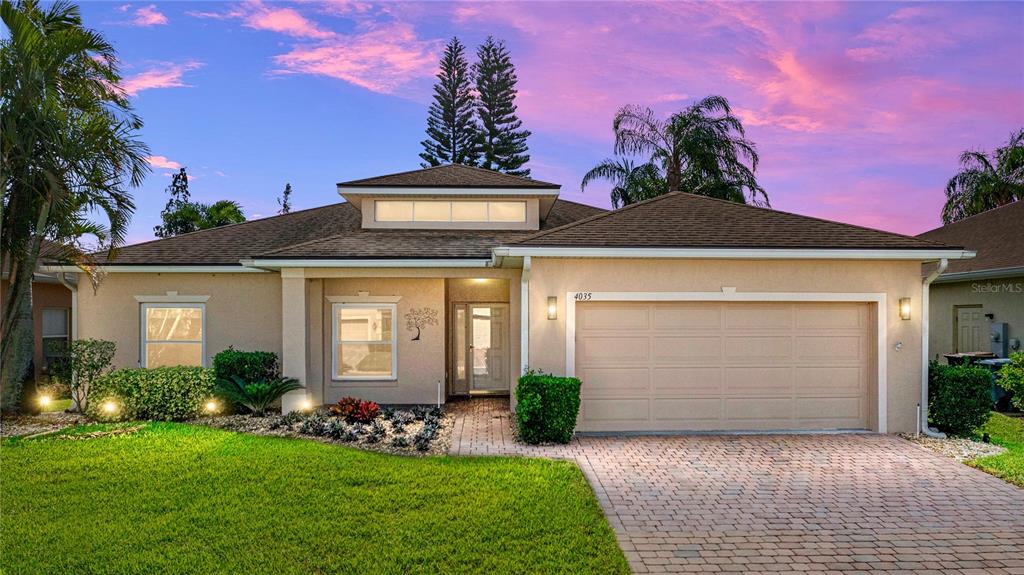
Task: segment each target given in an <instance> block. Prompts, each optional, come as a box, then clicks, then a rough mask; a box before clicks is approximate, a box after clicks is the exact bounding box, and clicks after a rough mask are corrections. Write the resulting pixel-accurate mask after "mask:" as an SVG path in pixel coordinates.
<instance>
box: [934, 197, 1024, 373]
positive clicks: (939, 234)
mask: <svg viewBox="0 0 1024 575" xmlns="http://www.w3.org/2000/svg"><path fill="white" fill-rule="evenodd" d="M918 237H919V238H922V239H926V240H931V241H936V242H942V243H947V244H956V245H961V246H965V247H966V248H967V249H970V250H974V251H976V252H977V253H978V255H977V257H975V258H973V259H969V260H961V261H951V262H949V267H948V268H947V269H946V270H945V271H944V272H942V274H941V275H939V277H938V278H937V279H936V280H935V282H934V283H932V287H931V302H930V305H929V307H930V308H931V311H930V314H931V330H930V335H929V348H930V349H931V352H932V356H933V357H934V358H941V356H942V354H947V353H970V352H976V351H985V352H988V351H993V350H992V344H993V341H992V337H991V333H992V331H993V328H996V330H997V331H998V332H999V336H998V337H999V340H1000V341H997V342H995V343H997V344H999V345H998V349H997V352H998V355H1000V356H1002V355H1003V350H1002V347H1003V346H1002V345H1001V344H1003V343H1005V344H1006V345H1005V347H1006V348H1007V349H1006V351H1007V352H1009V353H1012V352H1013V351H1014V350H1019V349H1020V346H1021V340H1022V339H1024V201H1017V202H1014V203H1012V204H1007V205H1005V206H1002V207H998V208H995V209H994V210H989V211H987V212H983V213H980V214H978V215H976V216H971V217H969V218H965V219H963V220H960V221H959V222H956V223H952V224H949V225H948V226H942V227H941V228H936V229H934V230H931V231H929V232H925V233H923V234H921V235H919V236H918ZM934 268H935V266H934V265H930V266H926V267H925V273H929V272H931V271H932V270H933V269H934ZM1003 324H1005V326H1003ZM1004 327H1005V328H1006V329H1005V331H1006V333H1005V334H1004V333H1002V331H1003V328H1004Z"/></svg>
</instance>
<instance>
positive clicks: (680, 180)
mask: <svg viewBox="0 0 1024 575" xmlns="http://www.w3.org/2000/svg"><path fill="white" fill-rule="evenodd" d="M612 127H613V129H614V130H615V152H616V153H617V154H628V155H633V154H647V155H650V158H651V162H653V163H656V164H659V165H660V166H661V169H662V170H663V172H664V177H665V181H666V183H667V186H668V187H667V191H676V190H681V189H682V190H685V191H687V192H691V193H694V194H701V195H705V196H711V197H716V198H721V199H726V200H731V201H735V202H741V203H747V202H750V203H752V204H755V205H763V206H768V205H769V202H768V195H767V194H766V193H765V191H764V188H762V187H761V186H760V185H759V184H758V183H757V179H756V178H755V177H754V172H755V171H757V163H758V155H757V148H756V147H755V145H754V143H753V142H751V141H750V140H748V139H747V137H746V131H745V130H744V128H743V123H742V122H741V121H740V119H739V118H737V117H736V116H734V115H733V113H732V108H731V107H730V106H729V101H728V100H726V99H725V98H723V97H722V96H708V97H706V98H704V99H702V100H699V101H697V102H695V103H693V104H691V105H690V106H687V107H686V108H685V109H683V110H681V111H679V112H676V113H675V114H672V115H671V116H670V117H669V118H668V119H667V120H662V119H660V118H659V117H658V116H657V115H656V114H655V113H654V111H653V110H651V109H650V108H646V107H643V106H633V105H631V106H624V107H622V108H621V109H620V110H619V111H618V112H617V113H616V114H615V119H614V121H613V122H612ZM745 162H749V164H750V166H749V167H748V166H747V164H746V163H745Z"/></svg>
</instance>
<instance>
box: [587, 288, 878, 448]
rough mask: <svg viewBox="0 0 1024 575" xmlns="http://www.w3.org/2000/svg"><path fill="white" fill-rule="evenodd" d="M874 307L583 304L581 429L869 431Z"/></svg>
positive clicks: (810, 304)
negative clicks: (872, 315)
mask: <svg viewBox="0 0 1024 575" xmlns="http://www.w3.org/2000/svg"><path fill="white" fill-rule="evenodd" d="M870 318H871V314H870V313H869V304H867V303H859V302H852V303H817V302H815V303H803V302H801V303H739V302H736V303H734V302H728V303H722V302H585V303H579V304H577V306H576V348H575V350H576V351H575V357H576V375H577V377H579V378H580V379H581V380H582V381H583V392H582V395H583V402H582V407H581V421H580V430H581V431H674V430H773V429H776V430H790V429H793V430H796V429H810V430H813V429H865V428H867V427H868V417H869V408H868V405H869V396H871V395H872V393H873V392H872V385H871V382H873V381H874V377H873V374H874V373H875V372H874V363H873V362H874V354H873V349H874V348H873V337H872V336H871V334H872V333H873V326H872V325H871V324H872V321H871V319H870Z"/></svg>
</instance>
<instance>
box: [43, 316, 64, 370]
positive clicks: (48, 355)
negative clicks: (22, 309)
mask: <svg viewBox="0 0 1024 575" xmlns="http://www.w3.org/2000/svg"><path fill="white" fill-rule="evenodd" d="M69 325H70V323H69V320H68V308H66V307H61V308H44V309H43V329H42V340H43V362H44V364H45V366H44V367H46V369H47V370H49V369H51V368H52V367H53V364H54V362H56V361H57V359H59V358H61V357H63V356H64V355H65V354H66V353H67V350H68V342H69V341H70V339H71V329H70V327H69Z"/></svg>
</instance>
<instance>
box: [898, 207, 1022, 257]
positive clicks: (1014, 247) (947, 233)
mask: <svg viewBox="0 0 1024 575" xmlns="http://www.w3.org/2000/svg"><path fill="white" fill-rule="evenodd" d="M917 237H918V238H921V239H924V240H930V241H934V242H943V243H951V244H956V245H962V246H964V247H965V248H967V249H969V250H975V251H977V252H978V255H977V256H975V257H974V258H972V259H969V260H956V261H951V262H949V267H948V268H947V270H946V273H947V274H950V273H963V272H979V271H983V270H999V269H1007V268H1019V267H1024V200H1018V201H1016V202H1013V203H1011V204H1006V205H1004V206H1000V207H998V208H995V209H992V210H988V211H987V212H982V213H980V214H977V215H974V216H971V217H969V218H964V219H962V220H960V221H958V222H954V223H952V224H948V225H945V226H942V227H941V228H936V229H934V230H930V231H927V232H924V233H923V234H921V235H919V236H917Z"/></svg>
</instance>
